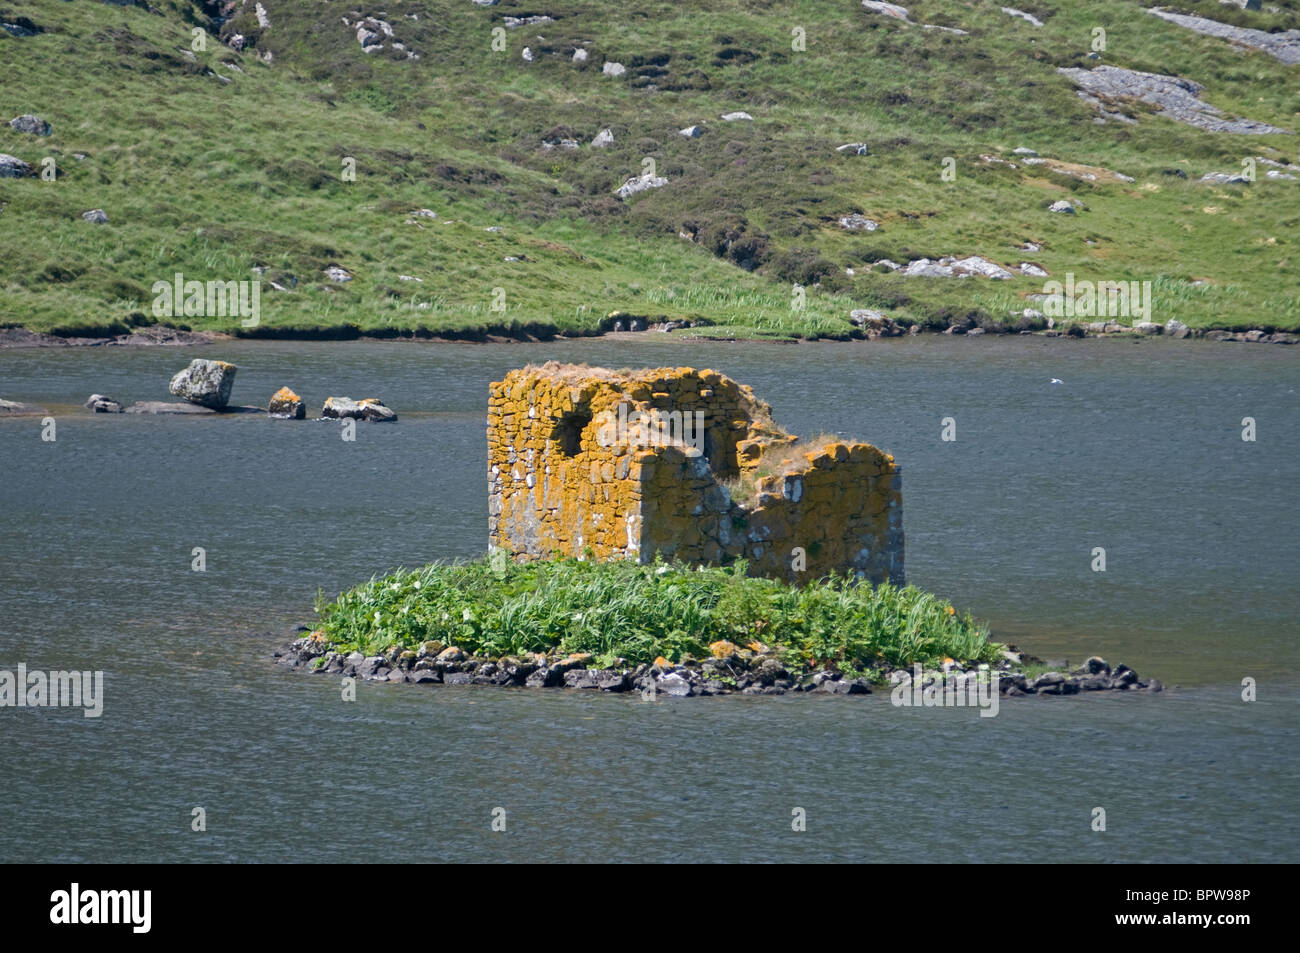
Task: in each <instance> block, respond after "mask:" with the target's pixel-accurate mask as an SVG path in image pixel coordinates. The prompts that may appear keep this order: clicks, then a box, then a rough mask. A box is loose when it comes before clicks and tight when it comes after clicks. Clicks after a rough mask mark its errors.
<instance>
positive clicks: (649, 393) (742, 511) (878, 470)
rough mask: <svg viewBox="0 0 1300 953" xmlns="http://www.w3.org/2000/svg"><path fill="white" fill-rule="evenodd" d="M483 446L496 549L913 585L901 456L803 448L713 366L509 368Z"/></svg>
mask: <svg viewBox="0 0 1300 953" xmlns="http://www.w3.org/2000/svg"><path fill="white" fill-rule="evenodd" d="M487 437H488V488H489V499H488V514H489V545H490V547H491V548H492V549H493V550H494V551H495V550H498V549H499V550H503V551H505V552H506V553H509V554H511V555H512V556H514V557H515V558H519V559H529V558H545V557H549V556H552V555H555V554H559V555H565V556H573V557H577V558H579V559H582V558H595V559H614V558H628V559H637V560H640V561H642V562H649V561H651V560H653V559H654V557H655V555H656V554H662V555H664V556H665V557H674V558H678V559H682V560H684V561H687V562H690V563H706V564H727V563H730V562H733V561H735V560H737V559H743V560H745V561H746V562H747V564H748V567H749V572H750V573H751V574H754V575H762V576H769V577H773V578H781V579H786V580H790V581H807V580H810V579H815V578H818V577H820V576H823V575H825V574H827V573H829V572H842V573H851V574H855V575H857V576H859V577H865V578H869V579H871V580H872V581H873V582H878V581H882V580H885V579H890V580H893V581H895V582H901V581H902V579H903V531H902V494H901V477H900V475H899V471H900V468H899V467H898V466H897V465H896V464H894V462H893V458H892V457H889V456H887V455H886V454H883V453H881V451H879V450H878V449H876V448H875V447H873V446H871V445H870V444H865V443H848V442H845V441H843V440H840V439H838V438H835V437H818V438H814V439H813V440H811V441H807V442H804V443H799V442H798V441H797V438H795V437H793V436H791V435H790V434H788V433H786V432H785V431H783V430H782V429H781V428H780V427H778V426H777V425H776V423H775V422H774V421H773V420H772V414H771V408H770V407H769V406H768V405H767V404H766V403H764V402H762V401H760V400H758V399H757V398H756V397H755V396H754V393H753V390H752V389H751V388H749V387H748V386H746V385H743V384H738V383H737V382H735V381H733V380H731V379H730V378H728V377H726V376H724V375H722V374H720V373H718V372H717V371H712V370H702V371H700V370H696V369H695V368H691V367H676V368H657V369H651V370H639V371H626V370H625V371H612V370H608V369H606V368H593V367H585V366H580V365H572V364H558V363H555V362H551V363H548V364H545V365H542V366H540V367H537V366H530V367H525V368H523V369H521V370H516V371H511V372H510V373H509V374H507V375H506V377H505V379H504V380H502V381H498V382H496V383H494V384H492V386H491V391H490V395H489V404H488V428H487ZM729 481H730V483H729ZM733 484H740V485H741V486H742V487H743V488H744V489H745V494H746V496H745V498H743V499H740V498H737V499H733V498H732V491H731V490H730V489H729V485H733ZM750 487H752V488H753V489H754V492H753V493H752V494H750V493H749V489H748V488H750ZM733 488H734V487H733ZM737 492H739V490H737ZM750 497H752V498H750Z"/></svg>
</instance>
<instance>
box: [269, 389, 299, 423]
mask: <svg viewBox="0 0 1300 953" xmlns="http://www.w3.org/2000/svg"><path fill="white" fill-rule="evenodd" d="M266 412H267V413H268V414H270V415H271V416H272V417H276V418H282V419H284V420H302V419H303V418H304V417H306V416H307V405H306V404H305V403H303V400H302V398H301V397H299V396H298V395H297V394H295V393H294V392H293V391H291V390H290V389H289V388H287V387H281V388H280V389H279V390H278V391H276V392H275V393H274V394H272V395H271V402H270V403H269V404H268V405H267V407H266Z"/></svg>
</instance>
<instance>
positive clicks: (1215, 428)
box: [0, 334, 1300, 863]
mask: <svg viewBox="0 0 1300 953" xmlns="http://www.w3.org/2000/svg"><path fill="white" fill-rule="evenodd" d="M194 357H220V358H223V359H225V360H230V361H233V362H234V363H236V364H237V365H238V366H239V372H238V377H237V380H236V383H235V390H234V398H233V400H234V402H236V403H244V404H260V405H263V406H264V405H265V402H266V400H267V398H268V397H269V396H270V394H271V393H272V392H273V391H274V390H276V389H277V388H279V387H280V386H281V385H288V386H290V387H292V388H293V389H294V390H296V391H297V392H298V393H299V394H301V395H303V397H304V398H305V399H306V400H307V402H308V406H309V408H311V409H312V410H313V411H314V410H315V409H317V408H318V407H319V405H320V403H321V402H322V401H323V400H324V398H325V397H326V396H330V395H347V396H351V397H357V398H359V397H367V396H375V397H379V398H381V399H382V400H384V401H385V403H387V404H388V405H389V406H390V407H392V408H394V409H395V410H396V411H397V412H398V414H399V415H400V420H399V421H398V423H396V424H394V425H366V424H359V425H358V426H357V430H356V440H355V442H350V443H349V442H344V441H343V440H341V439H340V425H339V424H338V423H337V422H324V421H311V420H309V421H302V422H294V421H280V420H270V419H267V418H265V417H264V416H257V415H230V416H222V417H216V418H213V417H149V416H136V415H92V414H89V413H88V412H86V411H85V410H83V409H82V408H81V402H82V401H83V400H84V399H85V398H86V397H87V396H88V395H89V394H91V393H92V392H100V393H104V394H108V395H110V396H112V397H115V398H117V399H118V400H121V401H123V402H130V401H135V400H167V399H169V397H168V395H167V392H166V388H167V381H168V380H169V378H170V377H171V375H172V374H173V373H175V371H177V370H179V369H180V368H181V367H183V366H184V365H185V364H186V363H187V362H188V361H189V360H190V359H192V358H194ZM548 359H559V360H569V361H581V362H587V363H590V364H597V365H605V366H612V367H636V366H660V365H673V366H677V365H690V366H693V367H698V368H703V367H712V368H715V369H717V370H720V371H722V372H724V373H726V374H729V375H730V376H732V377H734V378H736V379H738V380H740V381H742V382H744V383H747V384H751V385H753V387H754V390H755V392H756V393H757V395H758V396H760V397H761V398H763V399H765V400H767V401H769V402H770V403H771V404H772V406H773V410H774V415H775V417H776V419H777V421H778V422H780V423H781V424H782V425H783V426H785V427H786V429H788V430H790V431H791V432H794V433H799V434H805V435H806V434H812V433H819V432H829V433H836V434H843V435H844V436H846V437H852V438H860V439H865V440H868V441H870V442H872V443H875V444H877V445H878V446H880V447H882V448H883V449H885V450H887V451H888V452H891V453H893V454H894V455H895V457H896V458H897V460H898V461H899V463H901V464H902V466H903V496H904V526H905V529H906V534H907V554H906V558H907V577H908V581H909V582H913V583H915V584H917V585H919V586H922V587H924V588H927V589H931V590H933V591H935V592H938V593H940V594H942V595H944V596H946V597H949V598H951V599H952V600H953V601H954V603H955V604H956V605H958V606H959V607H960V608H961V609H963V610H964V609H967V608H968V609H970V610H971V612H972V613H974V614H975V615H976V616H978V617H981V618H983V619H986V620H987V621H988V622H989V623H990V625H991V627H992V631H993V634H994V637H995V638H997V639H999V640H1000V641H1005V642H1010V643H1014V644H1015V645H1017V646H1018V647H1019V648H1021V649H1023V650H1025V651H1028V652H1030V653H1032V654H1034V655H1037V656H1039V657H1042V658H1046V659H1068V660H1070V662H1071V664H1077V663H1078V662H1080V661H1082V660H1083V658H1085V657H1086V656H1088V655H1090V654H1101V655H1103V656H1105V657H1106V658H1107V659H1109V660H1110V661H1111V662H1112V663H1116V662H1126V663H1128V664H1129V665H1131V666H1133V667H1134V668H1136V669H1137V670H1138V672H1139V673H1141V675H1142V676H1143V677H1148V676H1150V677H1155V678H1158V679H1160V680H1161V681H1163V682H1164V683H1165V684H1166V686H1168V690H1166V691H1165V692H1163V693H1159V694H1148V693H1098V694H1096V695H1088V696H1076V697H1063V698H1049V697H1043V698H1022V699H1007V700H1004V701H1003V703H1002V705H1001V706H1000V709H999V712H998V715H997V717H994V718H980V717H979V716H978V713H977V712H976V711H975V710H971V709H914V708H896V707H894V706H892V705H891V704H890V701H889V694H888V692H887V691H878V692H877V693H876V694H874V695H872V696H870V697H868V698H857V697H852V698H841V697H814V696H807V697H805V696H785V697H779V698H769V697H757V698H756V697H723V698H706V699H668V698H664V697H662V696H660V698H659V699H658V700H656V701H654V702H646V701H643V700H642V699H641V698H640V697H639V696H638V695H636V694H631V695H627V696H608V695H596V694H589V693H573V692H559V691H529V690H517V691H515V690H501V689H491V688H473V687H465V688H453V687H437V688H432V689H430V688H423V687H416V686H401V685H376V684H367V683H362V684H361V685H359V687H358V699H357V701H356V702H355V703H347V702H343V701H342V700H341V697H340V691H339V685H338V681H337V679H332V678H327V677H325V676H319V677H318V676H307V675H300V674H296V673H290V672H287V671H285V670H283V669H281V668H279V667H277V666H276V665H275V664H274V663H273V662H272V661H271V659H270V653H271V650H272V649H273V648H274V647H275V646H276V644H277V641H278V637H277V636H275V635H274V634H273V633H277V632H279V633H282V632H284V631H285V630H286V629H287V628H288V627H289V626H292V625H293V624H295V623H298V622H304V621H309V620H310V617H311V606H312V602H313V599H314V597H315V595H316V593H317V591H318V590H321V591H324V592H325V593H327V594H333V593H336V592H338V591H339V590H340V589H343V588H346V587H348V586H350V585H352V584H355V583H356V582H358V581H361V580H365V579H369V578H370V577H371V576H372V575H373V574H376V573H380V572H383V571H384V570H387V569H389V568H393V567H396V566H415V565H419V564H422V563H425V562H428V561H430V560H433V559H448V558H455V557H473V556H477V555H480V554H482V553H483V552H484V551H485V548H486V525H487V494H486V490H487V485H486V473H485V467H486V463H485V461H486V447H485V442H484V430H485V413H486V401H487V389H488V384H489V382H490V381H492V380H497V379H500V377H501V376H502V375H503V374H504V373H505V372H506V371H508V370H509V369H511V368H513V367H518V366H522V365H523V364H526V363H529V362H541V361H543V360H548ZM1053 379H1057V380H1059V381H1060V383H1052V381H1053ZM0 396H3V397H5V398H7V399H10V400H22V401H30V402H34V403H38V404H41V405H43V406H45V407H47V408H49V409H50V410H51V412H52V413H53V415H54V417H55V420H56V424H57V431H56V433H57V437H56V439H55V440H53V441H44V440H42V439H41V431H42V426H41V421H40V419H39V418H7V419H0V669H8V670H11V671H12V670H14V669H15V668H16V666H17V665H18V664H19V663H24V664H26V665H27V667H28V668H29V669H42V670H60V669H82V670H101V671H103V672H104V678H105V689H104V712H103V715H102V716H101V717H99V718H85V717H83V715H82V714H81V713H80V712H79V711H77V710H70V709H52V708H43V709H34V708H0V768H2V775H0V776H2V777H3V779H4V780H3V783H0V829H3V830H5V831H9V832H21V836H17V835H15V836H7V837H6V846H5V849H4V856H5V859H7V860H11V861H43V860H44V861H316V860H321V861H378V860H398V861H406V860H409V861H470V860H489V861H509V860H526V861H541V862H547V861H584V860H594V861H611V860H612V861H620V860H630V861H636V860H641V861H668V862H690V861H738V862H768V861H781V860H814V861H816V860H821V861H829V860H859V861H878V862H914V861H1002V860H1007V861H1011V860H1018V861H1037V862H1052V863H1055V862H1077V861H1116V862H1130V861H1136V862H1143V861H1151V862H1201V861H1219V862H1244V861H1291V862H1294V861H1296V860H1300V847H1298V846H1297V837H1296V834H1295V831H1296V830H1297V829H1300V808H1298V807H1297V805H1298V804H1300V768H1297V767H1296V764H1295V761H1294V759H1292V758H1291V757H1289V756H1288V755H1287V754H1286V752H1288V751H1290V750H1292V749H1293V747H1294V744H1295V740H1296V735H1297V731H1296V729H1297V724H1298V722H1300V719H1298V718H1297V711H1298V708H1297V706H1298V705H1300V675H1297V672H1300V595H1297V591H1296V575H1297V570H1298V569H1300V532H1298V530H1300V518H1297V510H1296V502H1295V488H1296V476H1297V469H1300V427H1297V423H1298V422H1300V350H1293V349H1291V348H1286V347H1280V346H1272V345H1229V344H1214V343H1209V342H1178V341H1165V340H1141V341H1132V340H1113V339H1111V340H1082V341H1075V340H1057V339H1044V338H1040V337H1007V338H990V337H988V336H985V337H984V338H983V339H971V340H965V339H962V338H949V337H943V336H934V337H930V336H922V337H920V338H915V339H901V340H890V341H880V342H871V343H855V344H835V343H811V344H809V343H805V344H799V345H788V344H776V343H771V344H767V343H744V344H734V343H726V342H703V341H685V340H678V339H672V338H668V337H660V336H657V335H649V334H646V335H638V336H636V337H630V336H624V337H620V338H618V339H615V338H613V337H611V338H604V339H587V340H573V341H557V342H550V343H542V344H520V343H503V344H485V345H476V344H438V343H397V342H383V343H379V342H374V343H371V342H352V343H315V342H313V343H304V342H250V341H231V342H222V343H218V344H212V345H207V346H203V347H197V348H180V349H172V348H145V349H130V348H68V349H40V350H17V351H8V352H0ZM947 417H950V418H952V419H953V422H954V424H955V432H956V439H955V440H951V441H944V440H942V439H941V433H942V422H943V419H944V418H947ZM1247 417H1249V418H1253V420H1254V422H1255V431H1256V433H1255V440H1254V441H1244V440H1243V439H1242V429H1243V419H1244V418H1247ZM195 547H202V548H203V549H204V552H205V560H206V571H205V572H201V573H200V572H194V571H192V569H191V564H192V559H193V556H192V552H193V550H194V548H195ZM1097 547H1101V548H1104V549H1105V553H1106V571H1105V572H1095V571H1093V568H1092V566H1093V563H1094V558H1095V557H1094V550H1095V549H1096V548H1097ZM1245 678H1252V679H1255V680H1256V682H1257V685H1258V688H1257V691H1258V695H1257V699H1256V700H1255V701H1253V702H1246V701H1243V699H1242V680H1243V679H1245ZM196 807H202V808H204V810H205V812H206V818H207V830H206V831H205V832H201V833H200V832H194V831H192V830H191V816H192V811H193V809H194V808H196ZM498 807H500V808H504V809H505V812H506V818H507V824H506V830H505V831H504V832H496V831H493V830H492V826H491V822H492V817H493V810H494V808H498ZM796 807H802V808H804V809H805V811H806V814H807V830H806V831H804V832H796V831H793V830H792V829H791V818H792V811H793V810H794V809H795V808H796ZM1095 807H1103V808H1104V809H1105V811H1106V816H1107V829H1106V831H1104V832H1101V831H1094V830H1092V824H1091V820H1092V812H1093V809H1094V808H1095Z"/></svg>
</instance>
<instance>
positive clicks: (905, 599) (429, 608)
mask: <svg viewBox="0 0 1300 953" xmlns="http://www.w3.org/2000/svg"><path fill="white" fill-rule="evenodd" d="M487 439H488V494H489V506H488V511H489V554H488V555H487V556H485V557H484V558H481V559H478V560H473V561H469V562H459V563H442V562H436V563H433V564H431V565H429V566H425V567H423V568H420V569H414V570H409V571H408V570H398V571H396V572H394V573H392V574H390V575H387V576H384V577H383V578H377V579H372V580H371V581H370V582H368V583H365V584H363V585H360V586H357V587H356V588H354V589H352V590H350V591H348V592H344V593H342V594H340V595H339V596H338V597H337V598H336V599H333V600H329V599H327V598H325V597H324V596H321V597H320V598H318V601H317V607H316V608H317V615H318V622H317V624H315V625H313V626H307V627H304V628H303V631H306V632H307V634H306V635H304V636H302V637H300V638H298V639H296V640H295V641H294V642H293V644H292V645H291V646H289V647H288V648H287V649H285V650H282V651H280V652H279V653H277V654H278V655H279V657H280V658H281V659H282V660H283V661H284V662H285V663H286V664H288V665H290V666H292V667H295V668H300V669H302V670H305V671H309V672H318V673H327V674H336V675H340V676H343V677H345V678H365V679H369V680H384V681H393V682H412V683H416V684H425V685H435V684H447V685H458V684H459V685H467V684H470V685H497V686H518V687H532V688H574V689H598V690H601V691H605V692H623V691H628V690H632V689H635V690H639V691H642V692H644V693H655V694H657V693H660V692H663V693H666V694H669V695H681V696H703V695H725V694H732V693H736V692H739V693H744V694H784V693H786V692H792V691H795V692H799V691H802V692H821V693H831V694H841V695H866V694H870V693H871V688H872V686H873V685H881V684H885V683H892V684H893V685H894V687H895V691H898V690H899V686H902V685H904V684H905V683H909V682H911V681H912V680H915V682H916V688H917V689H918V692H920V691H921V690H923V689H929V690H930V691H931V692H936V691H939V690H945V689H950V690H952V691H965V690H967V689H970V690H972V691H973V690H974V689H976V688H977V687H979V686H981V685H982V686H983V688H984V691H985V692H986V693H987V692H988V691H990V690H992V691H994V693H995V694H1004V693H1005V694H1015V695H1019V694H1044V695H1065V694H1076V693H1078V692H1082V691H1099V690H1125V691H1127V690H1130V689H1144V688H1145V689H1152V690H1156V691H1159V690H1160V689H1161V688H1162V686H1161V685H1160V683H1159V682H1157V681H1144V680H1141V679H1139V678H1138V675H1137V673H1136V672H1134V671H1133V670H1132V669H1130V668H1128V667H1127V666H1124V665H1120V666H1117V667H1116V668H1115V669H1113V670H1112V668H1111V666H1110V665H1109V663H1107V662H1106V661H1105V660H1104V659H1102V658H1100V657H1097V656H1094V657H1092V658H1089V659H1088V660H1087V661H1086V662H1085V663H1084V665H1083V666H1082V667H1081V668H1079V669H1077V670H1075V671H1068V670H1067V671H1055V670H1048V669H1049V667H1048V666H1045V665H1043V664H1042V663H1040V662H1039V661H1038V660H1036V659H1031V658H1026V657H1025V656H1023V655H1021V654H1020V653H1018V652H1016V651H1015V650H1014V648H1012V647H1009V646H1007V645H1003V644H1001V643H998V642H996V641H993V640H992V639H991V638H990V636H989V631H988V627H987V626H986V625H984V624H982V623H979V622H977V621H976V620H974V619H972V618H971V616H970V614H969V613H962V614H959V613H958V612H957V610H956V608H955V607H954V606H953V605H952V604H951V603H950V602H948V601H947V600H945V599H942V598H940V597H938V596H936V595H933V594H931V593H928V592H925V591H922V590H921V589H918V588H916V587H914V586H909V585H907V584H906V582H905V580H904V578H903V532H902V493H901V476H900V473H901V468H900V467H899V466H898V464H897V463H896V462H895V461H894V458H893V456H891V455H889V454H886V453H883V452H882V451H880V450H878V449H877V448H875V447H873V446H871V445H870V444H866V443H854V442H844V441H839V440H837V439H835V438H832V437H825V438H813V439H812V440H800V439H799V438H797V437H795V436H794V435H791V434H788V433H786V432H785V431H784V430H782V429H781V428H780V427H779V426H777V424H776V423H775V422H774V421H773V419H772V415H771V407H770V406H769V405H767V404H766V403H764V402H762V401H761V400H759V399H758V398H756V397H755V396H754V394H753V391H752V390H751V389H750V388H749V387H746V386H744V385H741V384H738V383H737V382H735V381H733V380H731V379H730V378H727V377H726V376H725V375H722V374H720V373H718V372H716V371H711V370H704V371H696V370H695V369H694V368H689V367H679V368H658V369H647V370H643V371H611V370H607V369H605V368H592V367H586V366H582V365H562V364H556V363H553V362H552V363H548V364H544V365H541V366H540V367H536V366H530V367H526V368H522V369H520V370H517V371H512V372H510V373H509V374H507V375H506V377H505V379H504V380H503V381H500V382H498V383H495V384H493V385H492V388H491V396H490V400H489V410H488V425H487ZM1059 667H1065V666H1059ZM993 686H996V688H995V689H994V688H993Z"/></svg>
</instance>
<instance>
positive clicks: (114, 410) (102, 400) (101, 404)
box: [83, 394, 122, 414]
mask: <svg viewBox="0 0 1300 953" xmlns="http://www.w3.org/2000/svg"><path fill="white" fill-rule="evenodd" d="M83 406H84V407H85V408H86V409H87V410H93V411H94V412H95V413H97V414H120V413H121V412H122V404H121V402H120V401H116V400H114V399H113V398H111V397H105V396H104V395H103V394H91V395H90V396H89V397H88V398H86V403H85V404H84V405H83Z"/></svg>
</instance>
